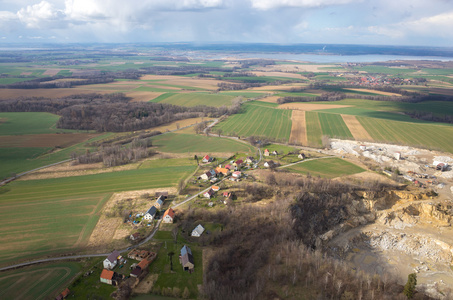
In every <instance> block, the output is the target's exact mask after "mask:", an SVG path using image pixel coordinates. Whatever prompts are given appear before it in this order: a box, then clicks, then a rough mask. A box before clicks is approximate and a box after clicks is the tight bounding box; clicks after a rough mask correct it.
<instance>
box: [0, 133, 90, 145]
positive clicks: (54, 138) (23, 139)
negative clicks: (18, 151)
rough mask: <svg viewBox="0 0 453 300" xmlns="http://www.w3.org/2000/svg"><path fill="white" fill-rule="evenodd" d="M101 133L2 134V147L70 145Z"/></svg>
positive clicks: (0, 142) (0, 139)
mask: <svg viewBox="0 0 453 300" xmlns="http://www.w3.org/2000/svg"><path fill="white" fill-rule="evenodd" d="M98 135H99V134H91V133H65V134H57V133H48V134H31V135H6V136H0V145H1V146H0V147H7V148H9V147H55V146H60V147H62V148H66V147H69V146H71V145H74V144H78V143H81V142H83V141H86V140H88V139H91V138H93V137H95V136H98Z"/></svg>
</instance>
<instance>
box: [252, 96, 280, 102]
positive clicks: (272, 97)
mask: <svg viewBox="0 0 453 300" xmlns="http://www.w3.org/2000/svg"><path fill="white" fill-rule="evenodd" d="M279 98H281V97H280V96H269V97H266V98H260V99H259V100H258V101H263V102H270V103H277V100H278V99H279Z"/></svg>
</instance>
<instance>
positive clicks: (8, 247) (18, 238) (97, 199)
mask: <svg viewBox="0 0 453 300" xmlns="http://www.w3.org/2000/svg"><path fill="white" fill-rule="evenodd" d="M194 170H195V166H174V167H149V168H144V169H138V170H127V171H120V172H111V173H102V174H95V175H86V176H74V177H65V178H55V179H42V180H29V181H15V182H12V183H10V184H8V185H7V186H4V187H2V188H0V197H1V199H0V217H1V218H2V220H4V221H3V222H2V223H1V224H0V232H1V233H0V241H1V242H3V243H2V244H1V246H0V264H5V263H6V262H11V261H13V260H18V259H19V258H21V259H24V258H32V257H37V256H43V255H47V254H53V253H61V252H69V251H71V252H72V251H74V250H75V249H77V248H78V247H80V246H83V245H84V242H86V240H87V238H88V237H89V235H90V233H91V231H92V230H93V228H94V226H95V225H96V222H97V219H98V217H99V211H100V209H101V208H102V207H103V205H104V203H105V202H106V201H107V200H108V198H109V196H110V194H111V193H113V192H121V191H131V190H141V189H149V188H158V187H159V188H160V187H171V186H175V185H176V184H177V182H178V181H179V180H180V179H181V178H185V177H187V176H188V175H189V174H191V173H193V171H194ZM24 214H25V215H27V218H26V219H23V218H22V217H23V215H24ZM6 241H7V243H6Z"/></svg>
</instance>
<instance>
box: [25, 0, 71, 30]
mask: <svg viewBox="0 0 453 300" xmlns="http://www.w3.org/2000/svg"><path fill="white" fill-rule="evenodd" d="M17 17H18V18H19V20H20V21H21V22H22V23H24V24H26V26H27V27H28V28H43V27H49V26H52V24H54V23H56V22H59V21H61V20H62V19H63V18H64V14H63V13H62V12H61V11H60V10H57V9H55V8H54V6H53V5H52V4H51V3H49V2H47V1H41V2H40V3H38V4H35V5H28V6H27V7H26V8H22V9H20V10H19V11H18V12H17Z"/></svg>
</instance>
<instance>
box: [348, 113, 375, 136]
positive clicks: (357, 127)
mask: <svg viewBox="0 0 453 300" xmlns="http://www.w3.org/2000/svg"><path fill="white" fill-rule="evenodd" d="M341 116H342V117H343V121H344V122H345V123H346V126H348V129H349V131H350V132H351V134H352V136H353V137H354V139H356V140H358V141H372V140H373V138H372V137H371V135H370V134H369V133H368V131H366V130H365V128H363V126H362V124H360V122H359V121H358V120H357V118H356V116H351V115H341Z"/></svg>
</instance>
